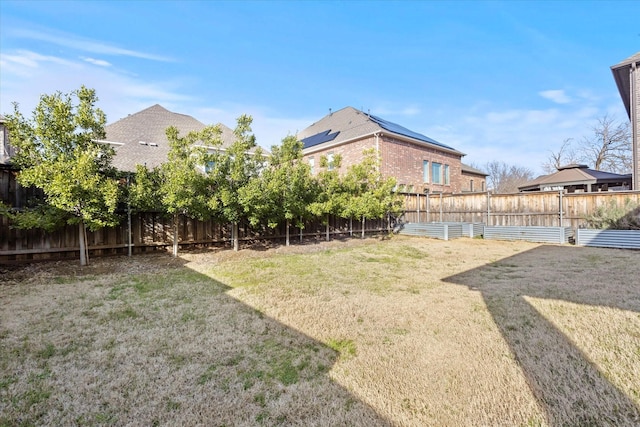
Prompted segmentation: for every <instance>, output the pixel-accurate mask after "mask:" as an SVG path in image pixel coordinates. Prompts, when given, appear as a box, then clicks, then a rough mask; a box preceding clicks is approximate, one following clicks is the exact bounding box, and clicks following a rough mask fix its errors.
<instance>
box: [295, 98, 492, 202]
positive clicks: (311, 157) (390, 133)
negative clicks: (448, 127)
mask: <svg viewBox="0 0 640 427" xmlns="http://www.w3.org/2000/svg"><path fill="white" fill-rule="evenodd" d="M297 137H298V139H299V140H300V141H302V143H303V144H304V148H303V155H304V159H305V160H306V161H307V162H309V164H310V165H311V169H312V173H313V174H317V173H318V169H319V165H320V158H321V157H323V156H326V158H327V159H328V160H329V163H331V162H330V161H331V159H332V158H333V156H335V155H338V154H339V155H340V156H341V157H342V164H341V166H340V169H341V171H346V169H347V168H348V167H349V166H350V165H353V164H357V163H359V162H360V161H361V159H362V152H363V151H364V150H366V149H375V151H376V152H377V153H378V154H379V156H380V159H381V166H380V168H381V169H380V172H381V173H382V175H383V176H385V177H395V178H396V180H397V182H398V185H399V186H400V187H401V188H403V189H404V191H407V192H410V193H424V192H427V191H429V192H432V193H433V192H444V193H460V192H462V191H470V189H469V185H470V180H471V179H473V180H474V181H473V182H474V184H475V187H474V188H473V189H472V190H471V191H483V190H484V188H485V179H486V174H484V173H483V172H481V171H479V170H477V169H473V168H470V167H467V168H464V167H463V164H462V161H461V159H462V157H463V156H464V154H463V153H461V152H460V151H458V150H456V149H455V148H452V147H449V146H447V145H445V144H442V143H440V142H438V141H436V140H434V139H432V138H429V137H428V136H425V135H422V134H419V133H417V132H413V131H411V130H409V129H407V128H405V127H402V126H400V125H398V124H395V123H392V122H389V121H387V120H384V119H382V118H380V117H377V116H374V115H372V114H368V113H365V112H362V111H359V110H356V109H355V108H353V107H345V108H343V109H341V110H338V111H335V112H330V113H329V114H328V115H327V116H325V117H323V118H322V119H320V120H319V121H317V122H316V123H313V124H312V125H311V126H309V127H308V128H306V129H304V130H303V131H302V132H300V133H298V135H297ZM329 167H331V166H329Z"/></svg>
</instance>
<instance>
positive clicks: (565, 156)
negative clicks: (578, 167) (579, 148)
mask: <svg viewBox="0 0 640 427" xmlns="http://www.w3.org/2000/svg"><path fill="white" fill-rule="evenodd" d="M572 140H573V138H567V139H565V140H564V141H562V145H561V146H560V149H559V150H558V151H552V152H551V154H550V155H549V157H548V158H547V161H546V162H544V163H543V164H542V169H543V170H544V171H545V172H546V173H554V172H556V171H558V170H559V169H560V168H561V167H562V166H566V165H568V164H571V163H577V162H578V157H577V155H576V150H575V148H574V147H573V144H572V143H571V141H572Z"/></svg>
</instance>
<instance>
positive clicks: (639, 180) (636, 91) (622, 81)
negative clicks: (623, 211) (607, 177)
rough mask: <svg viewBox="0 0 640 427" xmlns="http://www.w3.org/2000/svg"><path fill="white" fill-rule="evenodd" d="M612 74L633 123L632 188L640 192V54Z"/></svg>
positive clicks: (615, 68) (616, 67)
mask: <svg viewBox="0 0 640 427" xmlns="http://www.w3.org/2000/svg"><path fill="white" fill-rule="evenodd" d="M611 72H612V73H613V78H614V80H615V81H616V85H617V86H618V91H619V92H620V96H621V97H622V102H623V103H624V106H625V108H626V109H627V114H628V115H629V120H630V121H631V142H632V147H633V148H632V150H633V167H632V173H633V186H632V188H633V189H634V190H640V52H638V53H636V54H635V55H632V56H630V57H629V58H627V59H625V60H624V61H622V62H620V63H619V64H616V65H614V66H612V67H611Z"/></svg>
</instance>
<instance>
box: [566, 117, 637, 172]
mask: <svg viewBox="0 0 640 427" xmlns="http://www.w3.org/2000/svg"><path fill="white" fill-rule="evenodd" d="M592 131H593V134H592V136H591V137H584V138H582V140H581V141H580V149H579V150H580V153H581V156H580V159H581V161H583V162H584V163H587V164H589V165H593V168H594V169H595V170H606V171H609V172H617V173H629V172H630V171H631V166H632V155H631V151H632V150H631V129H630V126H629V122H628V121H626V120H625V121H623V122H616V120H615V119H614V118H613V117H610V116H609V115H607V114H605V115H604V116H603V117H601V118H600V119H598V123H597V124H596V125H595V126H593V128H592Z"/></svg>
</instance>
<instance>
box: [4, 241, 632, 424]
mask: <svg viewBox="0 0 640 427" xmlns="http://www.w3.org/2000/svg"><path fill="white" fill-rule="evenodd" d="M639 277H640V252H637V251H622V250H611V249H596V248H577V247H571V246H549V245H537V244H530V243H523V242H496V241H484V240H470V239H460V240H455V241H450V242H444V241H437V240H430V239H421V238H400V237H398V238H395V237H394V238H393V239H391V240H383V241H380V240H375V239H368V240H365V241H359V240H351V241H345V242H331V243H328V244H327V243H323V244H317V245H304V246H293V247H291V248H277V249H272V250H269V251H266V252H264V251H262V252H260V251H251V250H244V251H240V252H239V253H233V252H231V251H221V252H210V253H206V252H205V253H190V254H185V255H184V256H182V257H181V258H180V259H178V260H174V259H171V258H170V257H168V256H162V255H152V256H140V257H134V258H132V259H125V258H113V259H104V260H96V261H95V262H94V265H92V266H90V267H88V268H85V269H82V270H81V269H80V268H79V267H76V266H75V265H74V264H73V263H64V262H60V263H56V264H39V265H32V266H30V267H27V268H23V269H19V270H16V271H5V272H4V273H3V277H2V280H3V286H0V307H1V308H2V310H1V312H0V346H1V347H0V425H30V424H33V425H43V424H50V425H176V424H182V425H213V426H215V425H219V426H221V425H323V426H324V425H362V426H369V425H407V426H423V425H433V426H441V425H444V426H457V425H463V426H464V425H468V426H538V425H540V426H543V425H549V426H556V425H598V426H600V425H611V426H613V425H616V426H617V425H638V424H639V423H640V409H639V408H640V279H638V278H639Z"/></svg>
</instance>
